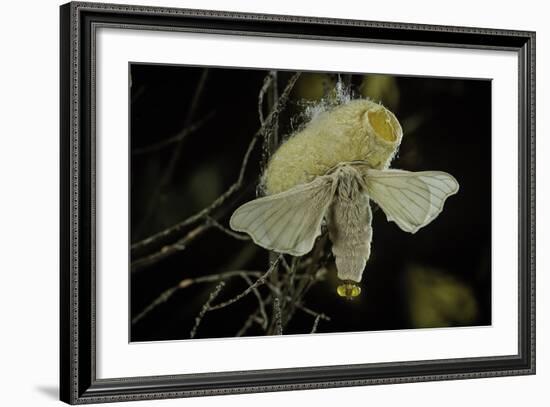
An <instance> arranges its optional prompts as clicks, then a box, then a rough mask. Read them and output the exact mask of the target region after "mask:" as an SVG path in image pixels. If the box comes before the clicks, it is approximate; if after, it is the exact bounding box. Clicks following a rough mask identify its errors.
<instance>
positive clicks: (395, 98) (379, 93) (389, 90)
mask: <svg viewBox="0 0 550 407" xmlns="http://www.w3.org/2000/svg"><path fill="white" fill-rule="evenodd" d="M359 93H361V95H362V96H363V97H366V98H369V99H372V100H374V101H375V102H381V103H382V104H383V105H384V106H386V107H387V108H389V109H390V110H394V109H396V108H397V105H398V104H399V87H398V86H397V81H396V79H395V77H393V76H390V75H365V76H364V77H363V81H362V82H361V85H359Z"/></svg>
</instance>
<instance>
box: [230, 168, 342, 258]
mask: <svg viewBox="0 0 550 407" xmlns="http://www.w3.org/2000/svg"><path fill="white" fill-rule="evenodd" d="M335 182H336V180H335V178H334V177H332V176H330V175H325V176H321V177H317V178H315V179H314V180H313V181H311V182H310V183H308V184H301V185H297V186H295V187H293V188H291V189H289V190H287V191H284V192H281V193H279V194H274V195H269V196H265V197H262V198H258V199H255V200H253V201H250V202H247V203H245V204H244V205H242V206H241V207H239V208H237V209H236V210H235V212H234V213H233V215H232V216H231V219H230V221H229V225H230V226H231V228H232V229H233V230H236V231H239V232H246V233H248V234H249V235H250V236H251V237H252V239H253V240H254V242H255V243H256V244H257V245H259V246H262V247H264V248H266V249H268V250H273V251H276V252H279V253H287V254H291V255H293V256H301V255H303V254H306V253H308V252H309V251H310V250H311V249H312V248H313V244H314V242H315V239H316V238H317V236H319V235H320V234H321V222H322V220H323V217H324V216H325V213H326V211H327V209H328V207H329V205H330V203H331V202H332V198H333V196H334V191H335V188H336V184H335Z"/></svg>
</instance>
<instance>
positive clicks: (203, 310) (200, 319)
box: [189, 281, 225, 339]
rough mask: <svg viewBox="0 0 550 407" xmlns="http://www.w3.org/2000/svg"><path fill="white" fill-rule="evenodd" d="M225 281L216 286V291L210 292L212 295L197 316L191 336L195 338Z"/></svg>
mask: <svg viewBox="0 0 550 407" xmlns="http://www.w3.org/2000/svg"><path fill="white" fill-rule="evenodd" d="M224 285H225V282H224V281H220V282H219V283H218V285H217V286H216V288H214V291H212V293H210V297H208V301H206V303H205V304H204V305H203V306H202V308H201V311H200V312H199V315H197V317H196V318H195V325H194V326H193V329H191V332H190V333H189V337H190V338H191V339H193V338H194V337H195V335H196V334H197V329H199V325H200V324H201V321H202V319H203V318H204V315H205V314H206V313H207V312H208V311H210V310H211V308H210V304H211V303H212V301H214V299H215V298H216V297H217V296H218V295H219V294H220V291H221V290H222V288H223V287H224Z"/></svg>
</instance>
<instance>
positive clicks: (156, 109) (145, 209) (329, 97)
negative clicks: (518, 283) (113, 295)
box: [129, 63, 491, 342]
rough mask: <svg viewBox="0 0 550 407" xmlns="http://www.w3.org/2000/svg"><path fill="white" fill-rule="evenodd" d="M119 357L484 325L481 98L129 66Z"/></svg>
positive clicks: (322, 78)
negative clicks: (265, 340) (224, 341)
mask: <svg viewBox="0 0 550 407" xmlns="http://www.w3.org/2000/svg"><path fill="white" fill-rule="evenodd" d="M129 74H130V86H129V106H130V118H129V120H130V134H129V138H130V152H129V154H130V191H129V193H130V239H131V242H130V244H131V250H130V256H129V258H130V266H129V268H130V272H129V284H130V287H129V289H130V315H129V326H130V340H131V341H133V342H147V341H164V340H185V339H204V338H234V337H243V336H255V337H260V336H265V335H297V334H299V335H310V334H330V333H338V332H364V331H379V330H400V329H421V328H448V327H467V326H483V325H491V81H490V80H488V79H477V78H471V79H470V78H468V79H463V78H438V77H422V76H415V77H412V76H393V75H386V74H378V73H355V72H354V73H348V72H292V71H282V70H279V71H278V70H268V69H248V68H221V67H200V66H181V65H164V64H146V63H130V64H129Z"/></svg>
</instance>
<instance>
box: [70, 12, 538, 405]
mask: <svg viewBox="0 0 550 407" xmlns="http://www.w3.org/2000/svg"><path fill="white" fill-rule="evenodd" d="M60 22H61V31H60V33H61V35H60V58H61V61H60V75H61V78H60V84H61V87H60V93H61V97H60V99H61V109H60V113H61V117H60V120H61V125H60V128H61V135H60V136H61V165H60V182H61V197H60V198H61V207H60V211H61V225H60V230H61V242H60V263H61V264H60V295H61V300H60V396H61V400H62V401H64V402H67V403H70V404H82V403H99V402H116V401H126V400H145V399H162V398H175V397H189V396H204V395H220V394H233V393H252V392H266V391H279V390H297V389H316V388H328V387H340V386H358V385H370V384H386V383H403V382H416V381H430V380H450V379H469V378H477V377H493V376H507V375H525V374H534V373H535V33H534V32H527V31H511V30H500V29H499V30H497V29H482V28H469V27H450V26H433V25H418V24H403V23H390V22H372V21H355V20H336V19H326V18H311V17H297V16H280V15H261V14H243V13H230V12H220V11H206V10H186V9H173V8H156V7H143V6H129V5H114V4H96V3H80V2H72V3H68V4H65V5H62V6H61V8H60ZM100 26H116V27H124V28H127V29H134V30H135V29H147V30H176V31H178V30H180V31H191V32H201V33H218V34H220V33H221V34H233V35H234V34H238V35H250V36H268V37H287V38H302V39H324V40H333V41H341V40H345V41H360V42H375V43H389V44H404V45H405V44H406V45H415V46H437V47H453V48H469V49H481V50H508V51H514V52H517V53H518V57H519V106H518V111H519V140H518V143H519V168H518V177H519V191H518V200H519V236H517V239H518V245H519V264H518V273H519V280H518V281H519V286H518V296H519V327H518V332H519V350H518V353H517V354H515V355H507V356H499V357H493V356H491V357H475V358H465V359H444V360H435V361H433V360H432V361H414V362H388V363H376V364H357V365H339V366H324V367H305V368H288V369H276V370H257V371H240V372H230V373H204V374H185V375H177V376H174V375H170V376H168V375H166V376H150V377H131V378H130V377H129V378H113V379H98V378H96V348H95V333H96V332H95V329H96V327H95V323H96V322H95V298H96V291H95V290H96V287H95V258H94V256H95V251H94V250H95V196H94V193H95V159H96V157H95V148H94V147H95V144H94V143H95V134H94V131H95V130H94V129H95V123H94V120H95V119H94V112H95V100H94V91H95V71H94V58H95V55H94V52H95V50H94V47H93V44H94V43H93V36H94V35H95V29H96V28H97V27H100ZM497 142H498V140H497Z"/></svg>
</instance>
